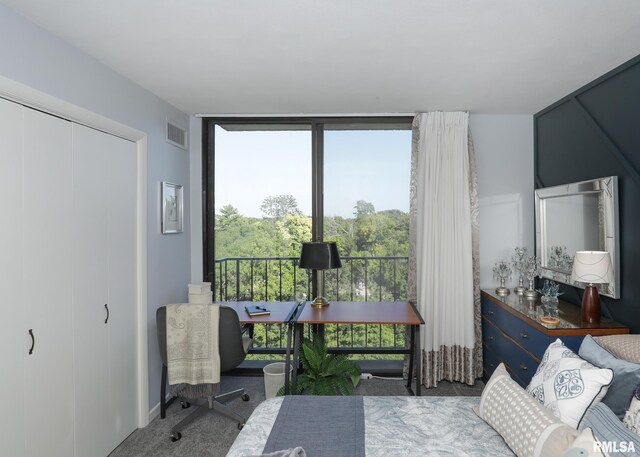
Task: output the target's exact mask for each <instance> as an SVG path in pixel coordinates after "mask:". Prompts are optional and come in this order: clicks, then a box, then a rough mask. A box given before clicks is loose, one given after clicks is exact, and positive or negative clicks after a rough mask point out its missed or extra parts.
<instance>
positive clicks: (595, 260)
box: [571, 251, 613, 324]
mask: <svg viewBox="0 0 640 457" xmlns="http://www.w3.org/2000/svg"><path fill="white" fill-rule="evenodd" d="M571 281H572V282H584V283H586V284H587V286H586V287H585V288H584V295H583V296H582V322H587V323H589V324H594V323H598V322H600V295H599V294H598V289H597V288H596V286H595V285H594V284H608V283H611V282H613V271H612V266H611V257H610V256H609V253H608V252H606V251H578V252H576V255H575V257H574V258H573V268H572V269H571Z"/></svg>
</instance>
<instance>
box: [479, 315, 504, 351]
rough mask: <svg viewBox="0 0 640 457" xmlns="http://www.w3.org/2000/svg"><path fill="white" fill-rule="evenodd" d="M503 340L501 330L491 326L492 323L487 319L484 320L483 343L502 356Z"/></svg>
mask: <svg viewBox="0 0 640 457" xmlns="http://www.w3.org/2000/svg"><path fill="white" fill-rule="evenodd" d="M501 339H502V334H501V333H500V330H498V329H497V328H496V327H494V326H493V325H491V323H490V322H489V321H488V320H487V319H486V318H484V317H483V318H482V341H483V343H484V344H485V346H487V347H489V348H490V349H492V350H493V351H494V352H495V353H496V354H500V350H501V345H500V340H501Z"/></svg>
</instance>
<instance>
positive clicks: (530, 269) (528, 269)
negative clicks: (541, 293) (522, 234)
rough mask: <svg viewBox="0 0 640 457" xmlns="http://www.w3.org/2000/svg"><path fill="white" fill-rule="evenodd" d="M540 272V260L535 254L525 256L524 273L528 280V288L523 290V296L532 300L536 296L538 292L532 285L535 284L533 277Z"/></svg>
mask: <svg viewBox="0 0 640 457" xmlns="http://www.w3.org/2000/svg"><path fill="white" fill-rule="evenodd" d="M540 272H541V268H540V261H539V260H538V259H537V258H536V256H534V255H532V256H531V257H527V258H526V259H525V262H524V274H525V276H526V277H527V279H528V280H529V288H528V289H527V290H525V291H524V296H525V297H526V298H528V299H530V300H533V299H535V298H536V297H537V296H538V292H536V290H535V289H534V288H533V287H534V284H535V283H534V280H535V277H536V276H540Z"/></svg>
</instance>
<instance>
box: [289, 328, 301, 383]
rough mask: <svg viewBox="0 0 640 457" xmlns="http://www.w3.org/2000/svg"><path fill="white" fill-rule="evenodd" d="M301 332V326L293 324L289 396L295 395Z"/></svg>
mask: <svg viewBox="0 0 640 457" xmlns="http://www.w3.org/2000/svg"><path fill="white" fill-rule="evenodd" d="M302 331H303V325H302V324H294V331H293V379H292V380H291V394H292V395H295V394H297V392H298V390H297V380H298V364H299V363H300V362H299V360H298V358H299V353H300V333H302Z"/></svg>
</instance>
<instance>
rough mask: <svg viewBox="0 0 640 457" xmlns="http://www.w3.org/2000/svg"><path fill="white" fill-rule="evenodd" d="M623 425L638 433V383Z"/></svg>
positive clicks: (639, 433)
mask: <svg viewBox="0 0 640 457" xmlns="http://www.w3.org/2000/svg"><path fill="white" fill-rule="evenodd" d="M624 425H625V426H626V427H627V428H628V429H629V430H631V431H632V432H633V433H636V434H638V435H640V385H638V386H637V387H636V390H634V391H633V397H632V398H631V404H630V405H629V410H628V411H627V414H625V416H624ZM638 451H640V448H639V449H638Z"/></svg>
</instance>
